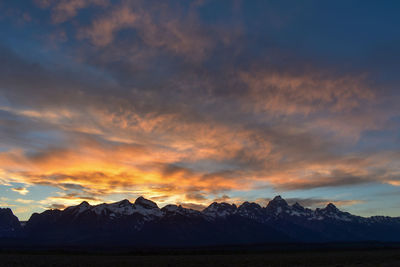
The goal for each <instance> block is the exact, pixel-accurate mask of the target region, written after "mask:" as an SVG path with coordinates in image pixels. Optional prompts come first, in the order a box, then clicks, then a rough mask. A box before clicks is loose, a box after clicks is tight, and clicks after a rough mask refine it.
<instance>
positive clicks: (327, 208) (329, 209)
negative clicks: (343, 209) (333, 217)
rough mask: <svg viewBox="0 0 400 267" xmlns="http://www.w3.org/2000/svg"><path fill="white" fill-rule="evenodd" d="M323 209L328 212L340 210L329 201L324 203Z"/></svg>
mask: <svg viewBox="0 0 400 267" xmlns="http://www.w3.org/2000/svg"><path fill="white" fill-rule="evenodd" d="M325 210H327V211H330V212H337V211H340V210H339V209H338V208H337V207H336V206H335V205H334V204H333V203H329V204H328V205H326V207H325Z"/></svg>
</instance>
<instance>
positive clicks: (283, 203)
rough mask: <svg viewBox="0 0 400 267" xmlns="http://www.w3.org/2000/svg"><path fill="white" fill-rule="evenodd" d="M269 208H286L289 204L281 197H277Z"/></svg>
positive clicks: (270, 203) (269, 204)
mask: <svg viewBox="0 0 400 267" xmlns="http://www.w3.org/2000/svg"><path fill="white" fill-rule="evenodd" d="M269 206H283V207H286V206H288V203H287V202H286V200H284V199H283V198H282V197H281V196H276V197H274V198H273V199H272V200H271V201H270V202H269V203H268V205H267V207H269Z"/></svg>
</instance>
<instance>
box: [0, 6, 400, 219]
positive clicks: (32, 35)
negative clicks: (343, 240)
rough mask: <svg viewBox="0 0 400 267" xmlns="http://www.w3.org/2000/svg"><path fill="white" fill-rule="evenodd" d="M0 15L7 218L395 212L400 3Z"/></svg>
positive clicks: (1, 186)
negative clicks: (137, 209) (325, 209)
mask: <svg viewBox="0 0 400 267" xmlns="http://www.w3.org/2000/svg"><path fill="white" fill-rule="evenodd" d="M379 4H382V3H380V2H378V1H361V0H360V1H347V0H343V1H264V0H260V1H256V0H254V1H253V0H252V1H240V0H237V1H234V0H232V1H225V0H218V1H210V0H197V1H183V0H181V1H173V0H171V1H162V0H160V1H149V0H132V1H124V0H121V1H111V0H60V1H51V0H32V1H31V0H27V1H1V2H0V33H1V34H0V206H1V207H10V208H11V209H12V210H13V211H14V213H15V214H16V215H17V216H18V217H19V218H20V219H21V220H26V219H28V218H29V216H30V214H31V213H32V212H41V211H43V210H44V209H48V208H60V209H62V208H64V207H65V206H69V205H75V204H79V203H80V202H82V201H83V200H86V201H88V202H89V203H90V204H98V203H102V202H113V201H119V200H121V199H125V198H127V199H130V200H131V201H134V199H136V198H137V197H138V196H144V197H146V198H149V199H151V200H153V201H155V202H157V203H158V205H159V206H160V207H162V206H164V205H166V204H169V203H176V204H182V205H183V206H185V207H190V208H195V209H202V208H204V207H205V206H206V205H209V204H210V203H211V202H213V201H225V202H228V203H236V204H238V203H241V202H243V201H245V200H248V201H255V202H258V203H260V204H262V205H265V204H266V203H267V202H268V200H269V199H271V198H272V197H274V196H275V195H282V197H284V198H286V199H288V200H289V202H294V201H299V202H300V203H302V204H303V205H305V206H308V207H312V208H315V207H322V206H325V205H326V204H327V203H328V202H334V203H335V204H337V206H338V207H339V208H340V209H343V210H346V211H349V212H352V213H354V214H358V215H362V216H371V215H378V214H379V215H390V216H400V104H399V103H400V16H399V12H400V2H398V1H385V4H384V5H383V4H382V5H379Z"/></svg>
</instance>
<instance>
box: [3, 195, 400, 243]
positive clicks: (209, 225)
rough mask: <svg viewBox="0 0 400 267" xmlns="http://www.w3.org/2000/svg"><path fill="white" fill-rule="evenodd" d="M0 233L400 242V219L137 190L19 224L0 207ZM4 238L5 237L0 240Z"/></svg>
mask: <svg viewBox="0 0 400 267" xmlns="http://www.w3.org/2000/svg"><path fill="white" fill-rule="evenodd" d="M0 238H2V239H4V238H7V240H9V239H10V238H11V239H12V238H15V239H18V240H21V242H22V241H24V242H27V243H30V244H41V245H54V244H56V245H65V246H69V245H79V246H85V245H104V246H114V245H118V246H157V247H160V246H161V247H163V246H211V245H246V244H260V243H289V242H291V243H293V242H296V243H301V242H307V243H309V242H364V241H378V242H400V218H393V217H384V216H373V217H368V218H366V217H361V216H356V215H352V214H350V213H348V212H343V211H341V210H339V209H338V208H337V207H336V206H335V205H334V204H332V203H329V204H328V205H327V206H326V207H325V208H320V209H316V210H312V209H308V208H304V207H303V206H301V205H300V204H299V203H295V204H293V205H289V204H288V203H287V202H286V201H285V200H284V199H283V198H281V197H280V196H277V197H275V198H274V199H272V200H271V201H270V202H269V203H268V205H267V206H266V207H261V206H260V205H259V204H256V203H251V202H247V201H246V202H244V203H243V204H241V205H240V206H236V205H235V204H228V203H217V202H214V203H212V204H211V205H210V206H208V207H207V208H205V209H204V210H203V211H197V210H193V209H187V208H183V207H182V206H177V205H167V206H165V207H163V208H162V209H160V208H159V207H158V206H157V204H156V203H154V202H153V201H151V200H148V199H145V198H143V197H139V198H138V199H136V201H135V202H134V203H131V202H130V201H129V200H127V199H125V200H122V201H119V202H115V203H110V204H106V203H103V204H99V205H90V204H89V203H87V202H85V201H84V202H82V203H81V204H79V205H77V206H71V207H68V208H66V209H64V210H57V209H55V210H46V211H44V212H42V213H34V214H32V216H31V217H30V219H29V220H28V221H27V222H26V224H24V227H21V225H20V223H19V221H18V218H16V217H15V216H14V215H13V214H12V211H11V210H10V209H0ZM3 243H4V242H3Z"/></svg>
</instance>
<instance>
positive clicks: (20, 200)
mask: <svg viewBox="0 0 400 267" xmlns="http://www.w3.org/2000/svg"><path fill="white" fill-rule="evenodd" d="M15 201H16V202H19V203H22V204H31V203H34V202H35V201H34V200H32V199H22V198H17V199H16V200H15Z"/></svg>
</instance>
